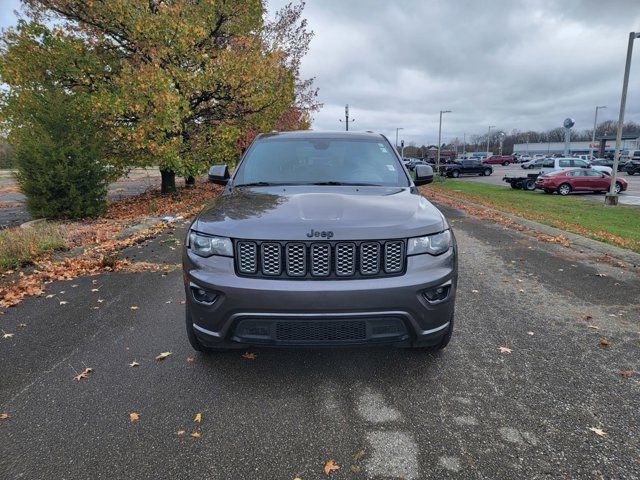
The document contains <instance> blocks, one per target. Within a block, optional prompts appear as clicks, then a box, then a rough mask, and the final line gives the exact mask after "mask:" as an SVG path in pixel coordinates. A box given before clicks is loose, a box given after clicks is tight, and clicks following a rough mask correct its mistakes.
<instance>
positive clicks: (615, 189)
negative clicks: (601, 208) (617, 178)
mask: <svg viewBox="0 0 640 480" xmlns="http://www.w3.org/2000/svg"><path fill="white" fill-rule="evenodd" d="M614 191H615V192H616V193H620V192H621V191H622V184H621V183H620V182H616V186H615V187H614Z"/></svg>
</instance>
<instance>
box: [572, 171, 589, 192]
mask: <svg viewBox="0 0 640 480" xmlns="http://www.w3.org/2000/svg"><path fill="white" fill-rule="evenodd" d="M586 173H587V172H586V171H585V170H571V171H569V172H567V180H569V184H570V185H571V189H572V190H574V191H584V190H589V189H590V188H589V183H590V180H589V178H588V177H587V176H586Z"/></svg>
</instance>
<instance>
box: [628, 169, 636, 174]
mask: <svg viewBox="0 0 640 480" xmlns="http://www.w3.org/2000/svg"><path fill="white" fill-rule="evenodd" d="M635 173H636V172H632V171H631V170H629V171H628V172H627V175H634V174H635Z"/></svg>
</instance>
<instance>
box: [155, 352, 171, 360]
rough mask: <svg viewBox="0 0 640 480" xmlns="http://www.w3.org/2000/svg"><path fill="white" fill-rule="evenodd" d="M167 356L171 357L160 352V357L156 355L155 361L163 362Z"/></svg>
mask: <svg viewBox="0 0 640 480" xmlns="http://www.w3.org/2000/svg"><path fill="white" fill-rule="evenodd" d="M169 355H171V352H162V353H161V354H160V355H158V356H157V357H156V360H158V361H160V360H164V359H165V358H167V357H168V356H169Z"/></svg>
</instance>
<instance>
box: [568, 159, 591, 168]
mask: <svg viewBox="0 0 640 480" xmlns="http://www.w3.org/2000/svg"><path fill="white" fill-rule="evenodd" d="M571 163H572V164H573V165H571V166H572V167H580V168H582V167H586V166H587V162H585V161H584V160H571Z"/></svg>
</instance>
